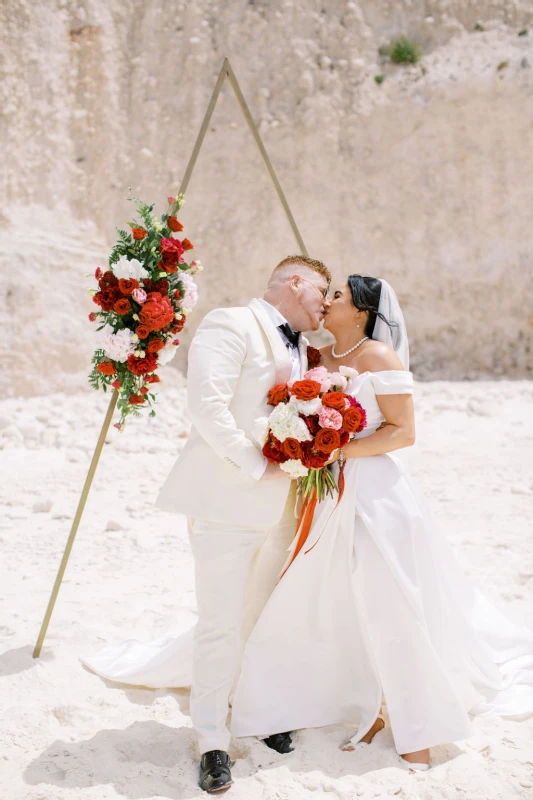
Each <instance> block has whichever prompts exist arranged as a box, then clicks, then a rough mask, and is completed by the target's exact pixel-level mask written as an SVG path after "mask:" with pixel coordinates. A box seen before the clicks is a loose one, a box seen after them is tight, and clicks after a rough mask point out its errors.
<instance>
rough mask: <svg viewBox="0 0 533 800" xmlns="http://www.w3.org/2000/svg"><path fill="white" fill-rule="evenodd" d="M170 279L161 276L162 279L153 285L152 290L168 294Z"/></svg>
mask: <svg viewBox="0 0 533 800" xmlns="http://www.w3.org/2000/svg"><path fill="white" fill-rule="evenodd" d="M168 285H169V284H168V281H167V279H166V278H161V280H159V281H156V282H155V283H154V285H153V286H152V292H159V293H160V294H166V293H167V292H168Z"/></svg>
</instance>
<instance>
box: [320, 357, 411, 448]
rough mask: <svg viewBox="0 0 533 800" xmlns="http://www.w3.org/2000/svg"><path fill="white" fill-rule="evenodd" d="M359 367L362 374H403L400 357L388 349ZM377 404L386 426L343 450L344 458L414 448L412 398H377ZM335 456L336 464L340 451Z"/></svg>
mask: <svg viewBox="0 0 533 800" xmlns="http://www.w3.org/2000/svg"><path fill="white" fill-rule="evenodd" d="M359 366H360V371H361V372H364V371H366V370H368V371H369V372H381V371H384V370H386V371H388V370H403V367H402V364H401V362H400V360H399V358H398V356H397V355H396V353H395V352H394V351H393V350H391V348H389V347H387V345H380V346H378V347H376V348H373V350H372V352H371V353H369V355H368V357H367V358H366V359H365V362H364V363H360V365H359ZM376 400H377V402H378V405H379V407H380V409H381V412H382V414H383V416H384V417H385V422H384V423H382V425H381V426H380V427H379V428H378V430H377V431H376V432H375V433H372V434H371V435H370V436H365V437H363V438H362V439H353V440H352V441H351V442H348V444H347V445H346V446H345V447H344V457H345V458H364V457H365V456H379V455H383V453H390V452H392V451H393V450H400V449H401V448H402V447H410V445H412V444H414V442H415V412H414V404H413V396H412V394H381V395H380V394H376ZM333 456H334V457H333V459H332V460H333V461H336V460H337V459H338V457H339V451H338V450H337V451H336V452H335V453H334V454H333ZM330 463H331V462H330Z"/></svg>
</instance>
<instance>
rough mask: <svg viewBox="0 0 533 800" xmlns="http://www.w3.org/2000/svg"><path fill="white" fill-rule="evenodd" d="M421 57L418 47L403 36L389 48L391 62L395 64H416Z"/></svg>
mask: <svg viewBox="0 0 533 800" xmlns="http://www.w3.org/2000/svg"><path fill="white" fill-rule="evenodd" d="M421 55H422V53H421V52H420V48H419V46H418V45H417V44H416V43H415V42H411V41H410V40H409V39H407V37H405V36H402V38H401V39H398V40H397V41H396V42H393V44H392V45H391V48H390V57H391V61H394V63H395V64H416V62H417V61H419V60H420V56H421Z"/></svg>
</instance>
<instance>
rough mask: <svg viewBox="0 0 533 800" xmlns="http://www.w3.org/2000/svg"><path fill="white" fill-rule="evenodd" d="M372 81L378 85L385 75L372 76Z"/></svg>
mask: <svg viewBox="0 0 533 800" xmlns="http://www.w3.org/2000/svg"><path fill="white" fill-rule="evenodd" d="M374 80H375V81H376V83H378V84H379V83H383V81H384V80H385V75H374Z"/></svg>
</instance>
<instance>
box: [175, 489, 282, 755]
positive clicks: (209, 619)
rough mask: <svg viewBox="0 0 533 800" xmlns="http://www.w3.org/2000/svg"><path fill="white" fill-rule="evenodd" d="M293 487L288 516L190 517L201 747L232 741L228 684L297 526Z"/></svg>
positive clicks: (194, 696) (196, 721) (194, 702)
mask: <svg viewBox="0 0 533 800" xmlns="http://www.w3.org/2000/svg"><path fill="white" fill-rule="evenodd" d="M295 491H296V489H295V482H293V485H292V487H291V490H290V492H289V496H288V499H287V504H286V506H285V511H284V514H283V517H282V519H281V520H280V522H279V523H278V524H277V525H276V526H275V527H273V528H270V529H268V528H238V527H235V526H231V527H230V526H225V525H222V524H219V523H216V522H208V521H206V520H201V519H198V518H196V517H195V518H189V520H188V521H189V540H190V543H191V549H192V553H193V556H194V563H195V576H196V598H197V603H198V623H197V626H196V633H195V639H194V657H193V680H192V690H191V718H192V722H193V725H194V727H195V729H196V732H197V734H198V744H199V747H200V753H206V752H208V751H209V750H227V749H228V746H229V742H230V738H231V735H230V732H229V730H228V727H227V716H228V710H229V697H230V692H231V690H232V687H233V685H234V683H235V681H236V679H237V677H238V673H239V669H240V662H241V657H242V651H243V647H244V642H245V640H246V638H247V637H248V635H249V634H250V632H251V630H252V628H253V627H254V625H255V623H256V621H257V619H258V618H259V616H260V614H261V611H262V610H263V608H264V606H265V604H266V602H267V600H268V598H269V597H270V594H271V593H272V591H273V589H274V586H275V585H276V581H277V578H278V576H279V574H280V571H281V568H282V567H283V564H284V563H285V560H286V558H287V548H288V547H289V545H290V543H291V542H292V539H293V537H294V535H295V532H296V518H295V516H294V506H295Z"/></svg>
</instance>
